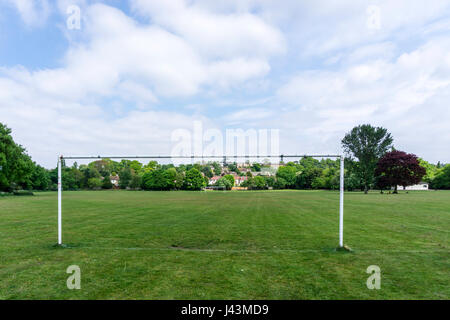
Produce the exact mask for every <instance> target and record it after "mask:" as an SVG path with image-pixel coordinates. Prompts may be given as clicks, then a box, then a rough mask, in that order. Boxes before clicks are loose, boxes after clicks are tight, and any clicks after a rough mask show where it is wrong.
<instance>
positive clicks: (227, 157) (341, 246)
mask: <svg viewBox="0 0 450 320" xmlns="http://www.w3.org/2000/svg"><path fill="white" fill-rule="evenodd" d="M273 158H277V159H279V160H280V161H279V164H281V163H284V159H293V158H297V159H303V158H323V159H326V158H336V159H339V160H340V188H339V191H340V200H339V246H338V249H340V250H346V248H345V246H344V240H343V239H344V231H343V230H344V156H343V155H336V154H287V155H284V154H280V155H231V156H230V155H190V156H183V155H178V156H177V155H173V156H172V155H170V156H168V155H145V156H136V155H134V156H126V155H125V156H100V155H98V156H63V155H60V156H58V242H57V244H56V245H57V246H60V247H62V248H63V247H64V245H63V242H62V191H63V190H62V166H63V162H64V161H65V160H102V159H110V160H113V159H122V160H129V159H147V160H158V159H172V160H173V159H189V160H191V161H194V160H196V159H197V160H202V161H205V160H213V159H216V160H217V159H222V160H223V163H224V165H225V164H227V163H228V160H230V159H234V160H235V161H234V162H237V160H238V159H245V160H248V161H250V159H256V161H257V160H264V159H273ZM256 161H255V160H254V161H253V162H256ZM271 164H272V163H271ZM172 250H173V249H172Z"/></svg>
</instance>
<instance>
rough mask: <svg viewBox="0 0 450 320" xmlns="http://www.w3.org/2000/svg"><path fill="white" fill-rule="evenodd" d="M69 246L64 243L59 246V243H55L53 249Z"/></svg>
mask: <svg viewBox="0 0 450 320" xmlns="http://www.w3.org/2000/svg"><path fill="white" fill-rule="evenodd" d="M68 247H69V246H68V245H67V244H64V243H61V244H59V243H55V244H54V245H53V248H68Z"/></svg>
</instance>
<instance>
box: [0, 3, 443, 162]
mask: <svg viewBox="0 0 450 320" xmlns="http://www.w3.org/2000/svg"><path fill="white" fill-rule="evenodd" d="M71 5H76V6H77V7H78V8H80V19H81V28H80V29H69V28H68V27H67V19H68V18H69V16H70V15H69V14H67V8H68V7H69V6H71ZM449 86H450V3H449V2H448V1H440V0H436V1H432V2H427V3H425V2H424V1H411V0H410V1H403V0H399V1H381V0H373V1H357V2H355V1H350V0H342V1H290V0H289V1H288V0H283V1H276V2H274V1H268V0H261V1H256V0H216V1H210V0H193V1H185V0H171V1H167V0H165V1H162V0H153V1H143V0H130V1H87V0H85V1H83V0H59V1H47V0H34V1H33V0H29V1H27V0H0V121H1V122H4V123H6V124H7V125H8V126H9V127H11V128H12V129H13V135H14V138H15V139H16V140H17V141H18V142H19V143H21V144H22V145H24V146H25V147H26V148H27V150H28V151H29V153H30V155H31V156H32V157H33V159H34V160H36V161H37V162H39V163H41V164H43V165H45V166H47V167H51V166H54V165H55V159H56V156H57V155H58V154H77V155H82V154H85V155H86V154H94V155H97V154H163V153H170V151H171V148H173V141H172V140H171V136H172V134H173V132H175V131H176V130H179V129H185V130H190V131H192V130H193V126H194V122H195V121H201V122H202V124H203V127H204V128H205V129H207V128H216V129H219V130H220V131H222V132H225V130H227V129H232V128H242V129H244V130H247V129H279V130H280V152H282V153H285V154H286V153H339V152H341V149H340V140H341V139H342V137H343V136H344V134H345V133H346V132H348V131H349V130H351V128H352V127H353V126H354V125H357V124H361V123H371V124H373V125H377V126H384V127H386V128H387V129H388V130H389V131H390V132H392V134H393V136H394V139H395V142H394V143H395V146H396V147H397V148H398V149H401V150H404V151H407V152H412V153H415V154H417V155H418V156H420V157H423V158H425V159H427V160H429V161H432V162H437V161H441V162H450V149H449V148H448V146H449V145H450V133H449V129H448V128H449V126H450V108H449V107H448V106H449V102H450V90H449V89H450V87H449Z"/></svg>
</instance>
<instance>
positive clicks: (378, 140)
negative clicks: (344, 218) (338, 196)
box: [342, 124, 393, 194]
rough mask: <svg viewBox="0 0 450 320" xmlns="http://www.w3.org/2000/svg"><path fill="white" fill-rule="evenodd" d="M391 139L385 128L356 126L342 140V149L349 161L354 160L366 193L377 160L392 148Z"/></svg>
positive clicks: (372, 178)
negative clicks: (356, 161)
mask: <svg viewBox="0 0 450 320" xmlns="http://www.w3.org/2000/svg"><path fill="white" fill-rule="evenodd" d="M392 142H393V138H392V136H391V134H390V133H388V131H387V130H386V129H385V128H381V127H373V126H371V125H369V124H364V125H360V126H357V127H355V128H353V129H352V131H350V132H349V133H347V134H346V135H345V137H344V139H342V147H343V148H344V151H345V153H346V154H347V155H348V157H349V158H350V159H352V160H353V159H354V158H356V159H357V160H358V163H357V164H356V166H355V169H356V172H357V174H358V176H359V177H360V178H361V181H362V182H363V185H364V193H366V194H367V193H368V192H369V189H370V186H371V184H372V183H373V181H374V174H375V168H376V166H377V163H378V160H379V159H380V158H381V157H382V156H383V155H384V154H385V153H386V152H387V151H388V150H389V149H390V148H391V147H392Z"/></svg>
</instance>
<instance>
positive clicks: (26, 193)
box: [13, 190, 34, 196]
mask: <svg viewBox="0 0 450 320" xmlns="http://www.w3.org/2000/svg"><path fill="white" fill-rule="evenodd" d="M13 194H14V195H15V196H34V193H33V192H32V191H29V190H16V191H14V192H13Z"/></svg>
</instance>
